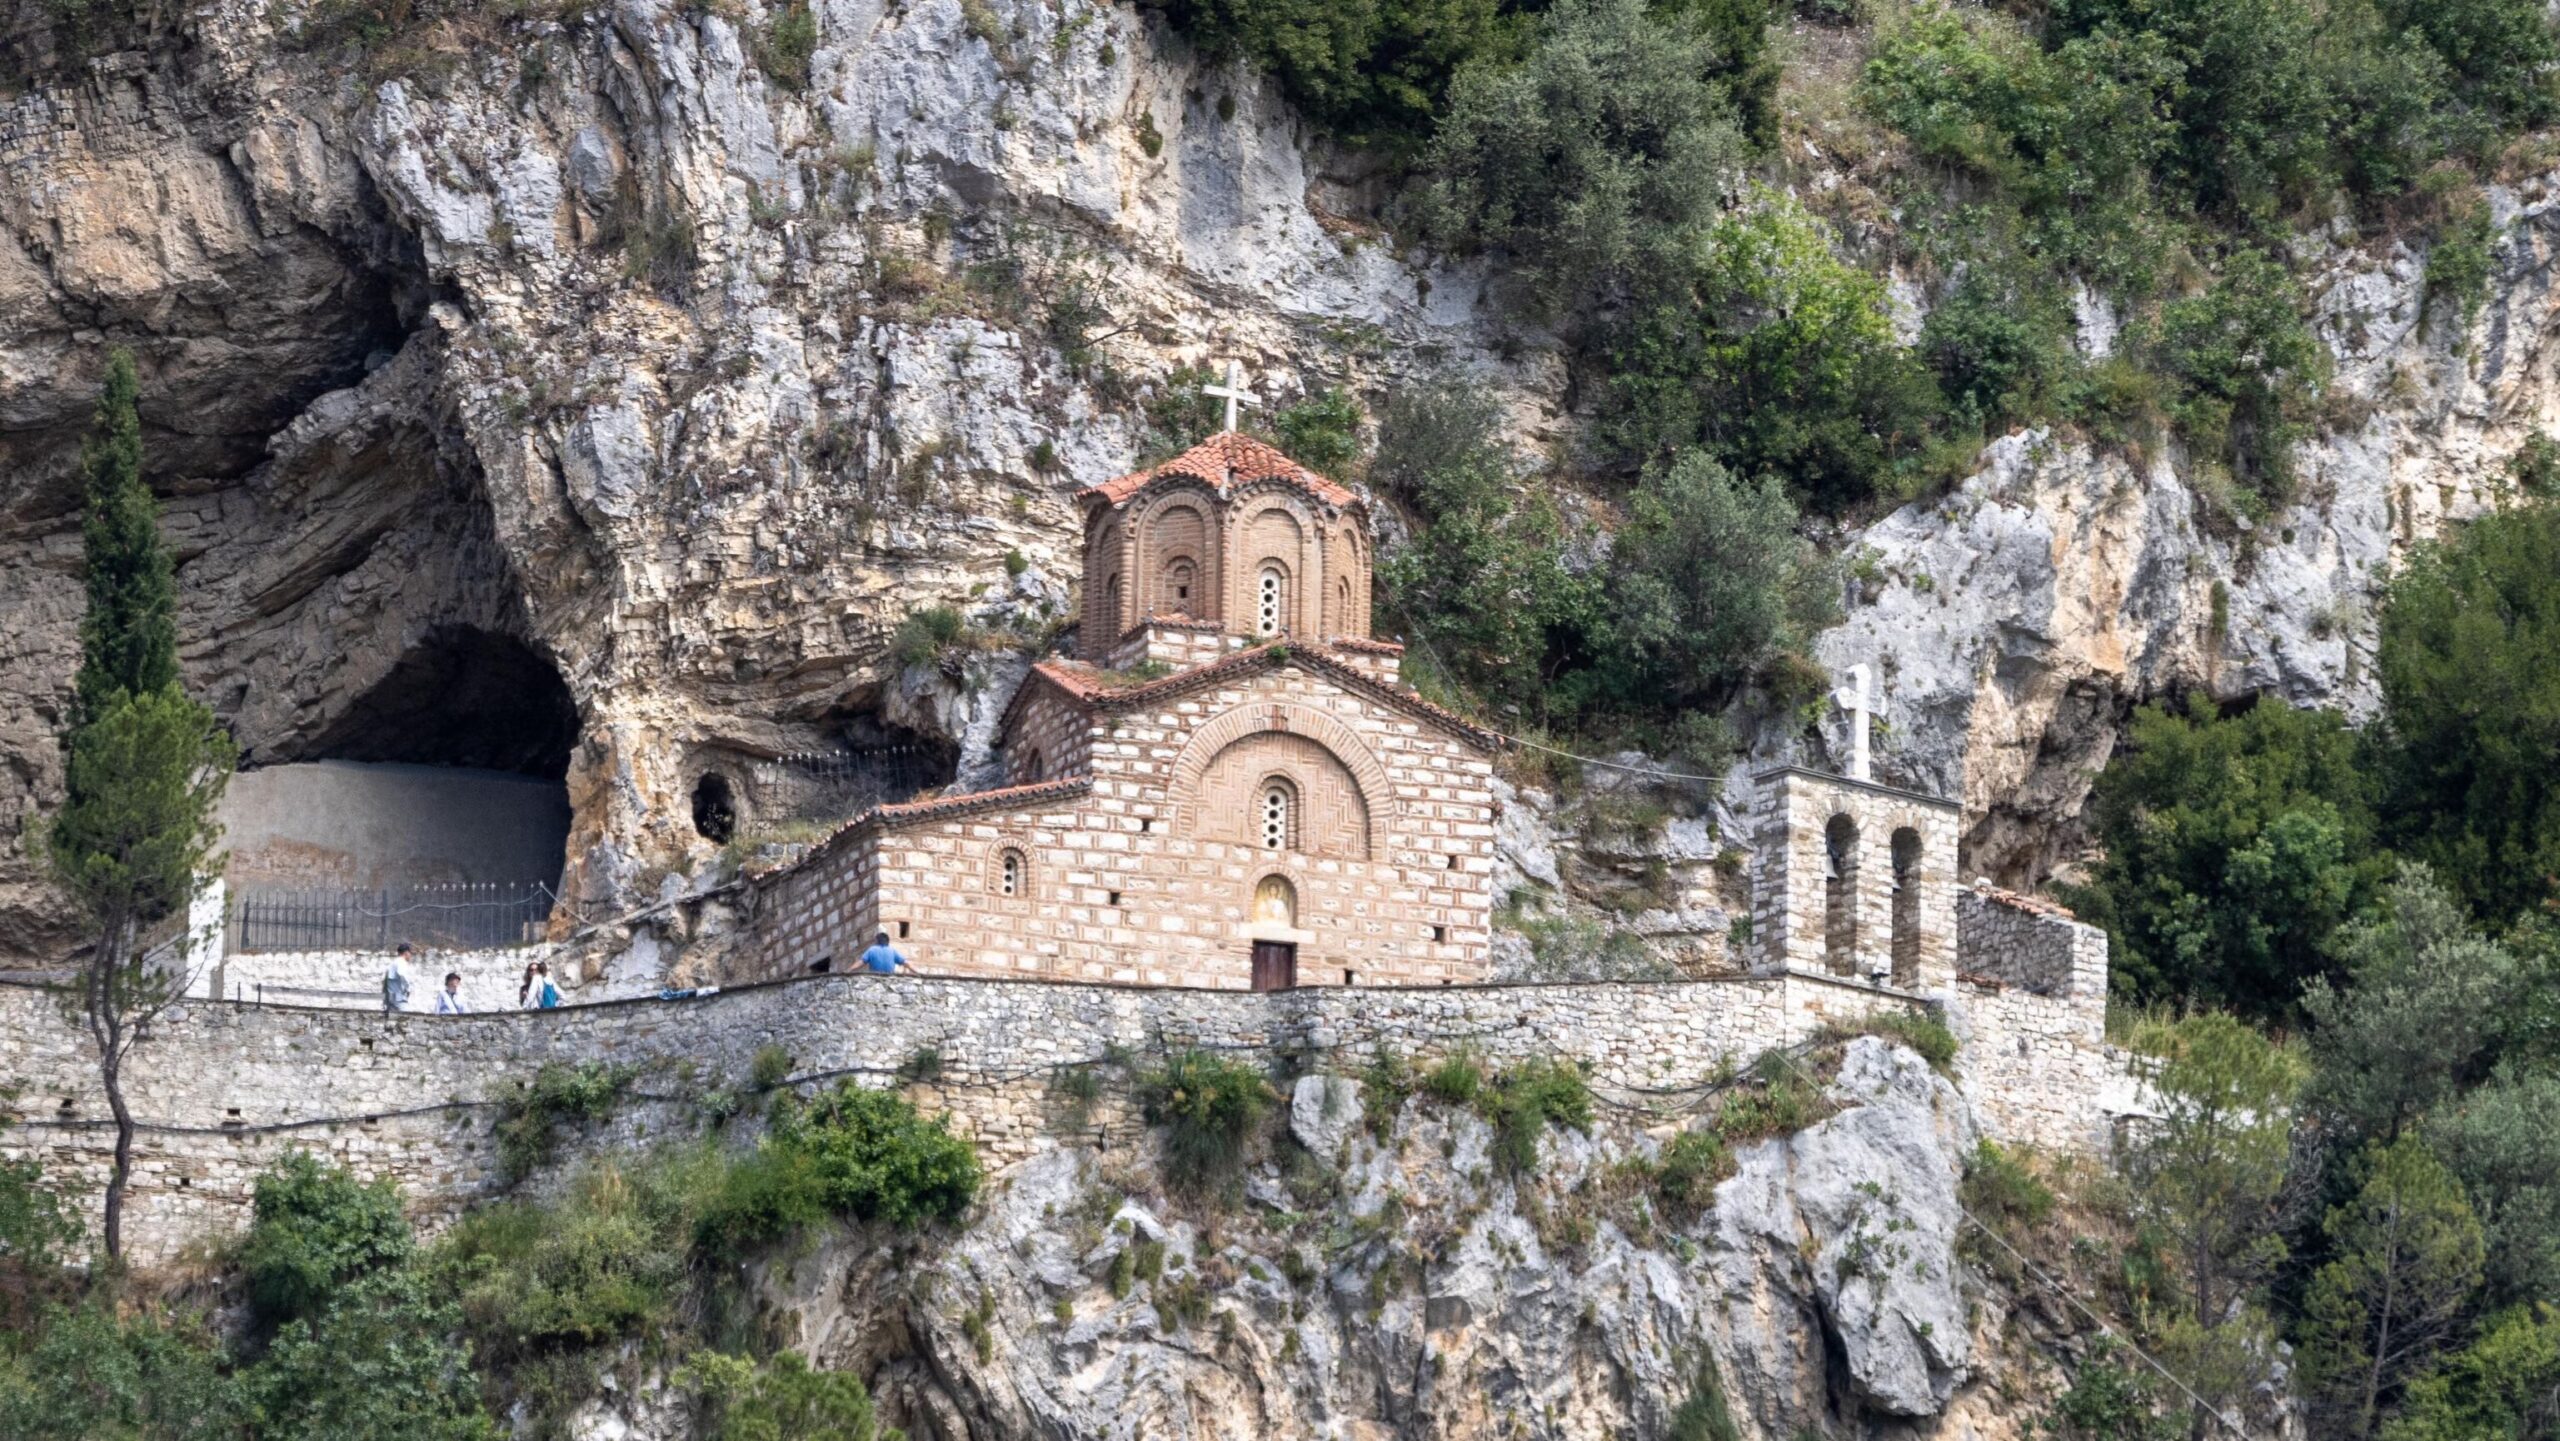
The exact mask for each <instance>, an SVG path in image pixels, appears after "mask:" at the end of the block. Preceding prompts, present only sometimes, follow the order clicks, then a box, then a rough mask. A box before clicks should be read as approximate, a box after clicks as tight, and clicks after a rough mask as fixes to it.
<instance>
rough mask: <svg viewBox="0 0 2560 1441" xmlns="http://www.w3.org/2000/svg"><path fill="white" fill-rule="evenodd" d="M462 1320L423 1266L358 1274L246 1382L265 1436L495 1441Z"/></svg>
mask: <svg viewBox="0 0 2560 1441" xmlns="http://www.w3.org/2000/svg"><path fill="white" fill-rule="evenodd" d="M457 1325H458V1317H457V1315H456V1313H455V1311H454V1308H453V1306H452V1304H451V1303H450V1302H448V1301H445V1300H442V1299H440V1298H439V1297H437V1296H436V1295H435V1293H434V1291H433V1290H432V1289H431V1287H430V1286H429V1284H428V1282H427V1281H426V1279H425V1278H424V1277H422V1276H421V1275H420V1274H419V1273H418V1272H417V1271H415V1270H414V1269H409V1268H395V1269H391V1270H384V1271H377V1272H373V1273H371V1274H369V1275H366V1276H364V1277H362V1278H361V1279H359V1280H357V1281H355V1282H354V1283H353V1284H351V1285H349V1286H348V1287H347V1288H346V1291H345V1292H344V1294H342V1295H341V1296H340V1297H339V1298H338V1299H337V1301H336V1302H335V1303H334V1304H333V1305H331V1306H330V1307H329V1308H328V1310H326V1311H324V1312H322V1313H321V1314H320V1315H319V1316H317V1317H316V1318H305V1319H301V1320H296V1321H293V1322H290V1323H288V1324H287V1325H286V1326H285V1328H284V1329H283V1330H282V1331H280V1332H278V1333H277V1335H276V1339H275V1342H274V1344H273V1345H271V1346H269V1347H268V1348H267V1354H266V1357H265V1358H264V1359H263V1360H262V1361H261V1362H260V1363H259V1364H258V1365H257V1367H255V1368H254V1369H253V1370H251V1371H250V1372H249V1373H248V1374H247V1375H246V1376H245V1377H244V1378H243V1379H244V1381H245V1386H246V1389H247V1391H248V1393H249V1394H250V1396H251V1397H252V1398H253V1400H254V1402H255V1405H256V1415H257V1426H256V1433H255V1434H256V1435H257V1437H258V1438H259V1441H498V1438H500V1437H501V1436H503V1435H505V1434H506V1433H505V1432H504V1431H503V1430H501V1429H500V1428H499V1427H498V1425H497V1424H496V1423H495V1422H493V1421H491V1420H490V1419H489V1417H488V1415H487V1413H485V1412H484V1411H482V1410H481V1409H480V1397H479V1382H478V1379H477V1378H476V1377H475V1376H474V1375H473V1374H472V1371H471V1362H470V1357H469V1356H468V1355H467V1354H466V1353H465V1352H464V1351H463V1349H462V1348H461V1347H460V1346H459V1345H457V1344H455V1342H454V1341H453V1339H452V1337H453V1335H454V1333H455V1331H456V1329H457Z"/></svg>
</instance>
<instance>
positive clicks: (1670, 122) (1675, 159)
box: [1415, 0, 1747, 316]
mask: <svg viewBox="0 0 2560 1441" xmlns="http://www.w3.org/2000/svg"><path fill="white" fill-rule="evenodd" d="M1717 61H1718V57H1717V56H1716V54H1715V53H1714V51H1713V50H1712V48H1711V46H1710V44H1709V42H1708V40H1707V38H1706V37H1705V36H1704V35H1703V34H1702V33H1699V32H1697V31H1693V30H1691V29H1689V28H1688V27H1685V26H1682V25H1680V24H1678V23H1676V22H1674V21H1672V20H1669V19H1666V18H1663V17H1659V16H1657V15H1655V14H1653V13H1651V12H1649V11H1648V10H1647V8H1646V7H1645V6H1644V5H1643V4H1642V3H1641V0H1564V3H1560V4H1558V5H1556V6H1555V7H1554V8H1553V9H1552V10H1550V11H1549V12H1548V14H1547V16H1546V17H1545V23H1544V24H1543V26H1542V27H1541V29H1540V32H1539V34H1538V36H1537V39H1536V41H1535V43H1534V44H1533V45H1532V47H1531V48H1530V50H1529V52H1528V54H1527V56H1526V58H1525V59H1524V60H1523V61H1522V62H1521V63H1519V64H1517V65H1502V64H1497V63H1492V62H1489V61H1481V60H1480V61H1478V62H1477V63H1475V64H1472V65H1469V66H1468V67H1466V68H1465V69H1464V70H1462V71H1461V72H1460V73H1459V74H1458V76H1457V78H1456V80H1455V81H1454V82H1453V83H1452V84H1451V86H1450V94H1449V105H1448V113H1447V115H1446V116H1445V118H1444V119H1443V121H1442V123H1441V126H1440V129H1439V133H1438V134H1437V135H1436V136H1434V137H1433V140H1432V143H1431V147H1430V152H1429V155H1428V159H1427V168H1428V171H1429V174H1430V179H1429V181H1428V184H1427V185H1426V187H1425V189H1424V190H1423V192H1422V194H1421V196H1420V197H1419V199H1418V200H1417V202H1416V205H1415V219H1416V220H1417V222H1418V223H1419V225H1420V227H1421V229H1422V231H1423V233H1424V234H1425V235H1427V236H1428V237H1430V238H1431V239H1433V240H1435V241H1437V242H1439V243H1441V244H1443V245H1447V246H1451V247H1454V248H1459V249H1471V250H1494V251H1501V252H1503V253H1504V254H1505V256H1506V257H1507V259H1508V261H1509V263H1510V268H1511V270H1512V272H1513V273H1514V274H1515V275H1516V276H1517V278H1518V279H1519V281H1520V283H1521V284H1522V286H1523V288H1524V289H1525V290H1526V291H1527V292H1528V296H1529V299H1530V302H1531V304H1532V306H1533V308H1534V309H1535V310H1536V311H1537V312H1539V313H1540V314H1542V315H1546V316H1557V315H1562V314H1566V313H1568V312H1571V311H1574V310H1577V309H1579V308H1581V307H1583V306H1584V305H1586V304H1587V303H1588V302H1589V301H1590V300H1592V299H1593V298H1595V297H1597V296H1599V295H1602V294H1604V293H1606V292H1611V291H1615V290H1619V289H1622V288H1623V287H1625V286H1626V285H1627V284H1628V283H1629V281H1630V279H1631V278H1633V277H1637V276H1641V275H1644V274H1647V273H1649V272H1652V271H1655V270H1662V269H1670V270H1674V271H1685V269H1686V264H1685V258H1684V257H1685V253H1686V251H1687V250H1688V249H1689V248H1690V246H1691V245H1692V244H1693V243H1694V241H1695V239H1696V238H1697V236H1698V235H1699V234H1700V233H1701V232H1703V231H1704V230H1705V229H1706V228H1707V227H1709V226H1711V225H1712V224H1713V223H1714V222H1715V219H1716V217H1717V214H1718V212H1719V210H1720V209H1721V206H1722V202H1723V198H1724V195H1725V193H1726V192H1727V190H1728V189H1729V188H1730V187H1731V185H1732V184H1733V181H1734V177H1735V176H1736V175H1737V174H1738V173H1739V171H1740V168H1741V165H1742V162H1743V160H1744V158H1745V155H1746V153H1747V146H1746V144H1745V142H1744V140H1743V138H1742V134H1741V132H1740V130H1739V129H1738V128H1737V127H1736V125H1735V122H1734V117H1733V110H1732V106H1731V104H1730V103H1729V101H1728V99H1727V97H1726V96H1725V95H1724V94H1723V93H1722V91H1721V89H1720V88H1719V87H1718V86H1717V85H1716V84H1715V82H1714V81H1713V80H1712V79H1711V78H1710V77H1712V76H1713V75H1714V74H1715V72H1716V69H1717Z"/></svg>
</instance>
